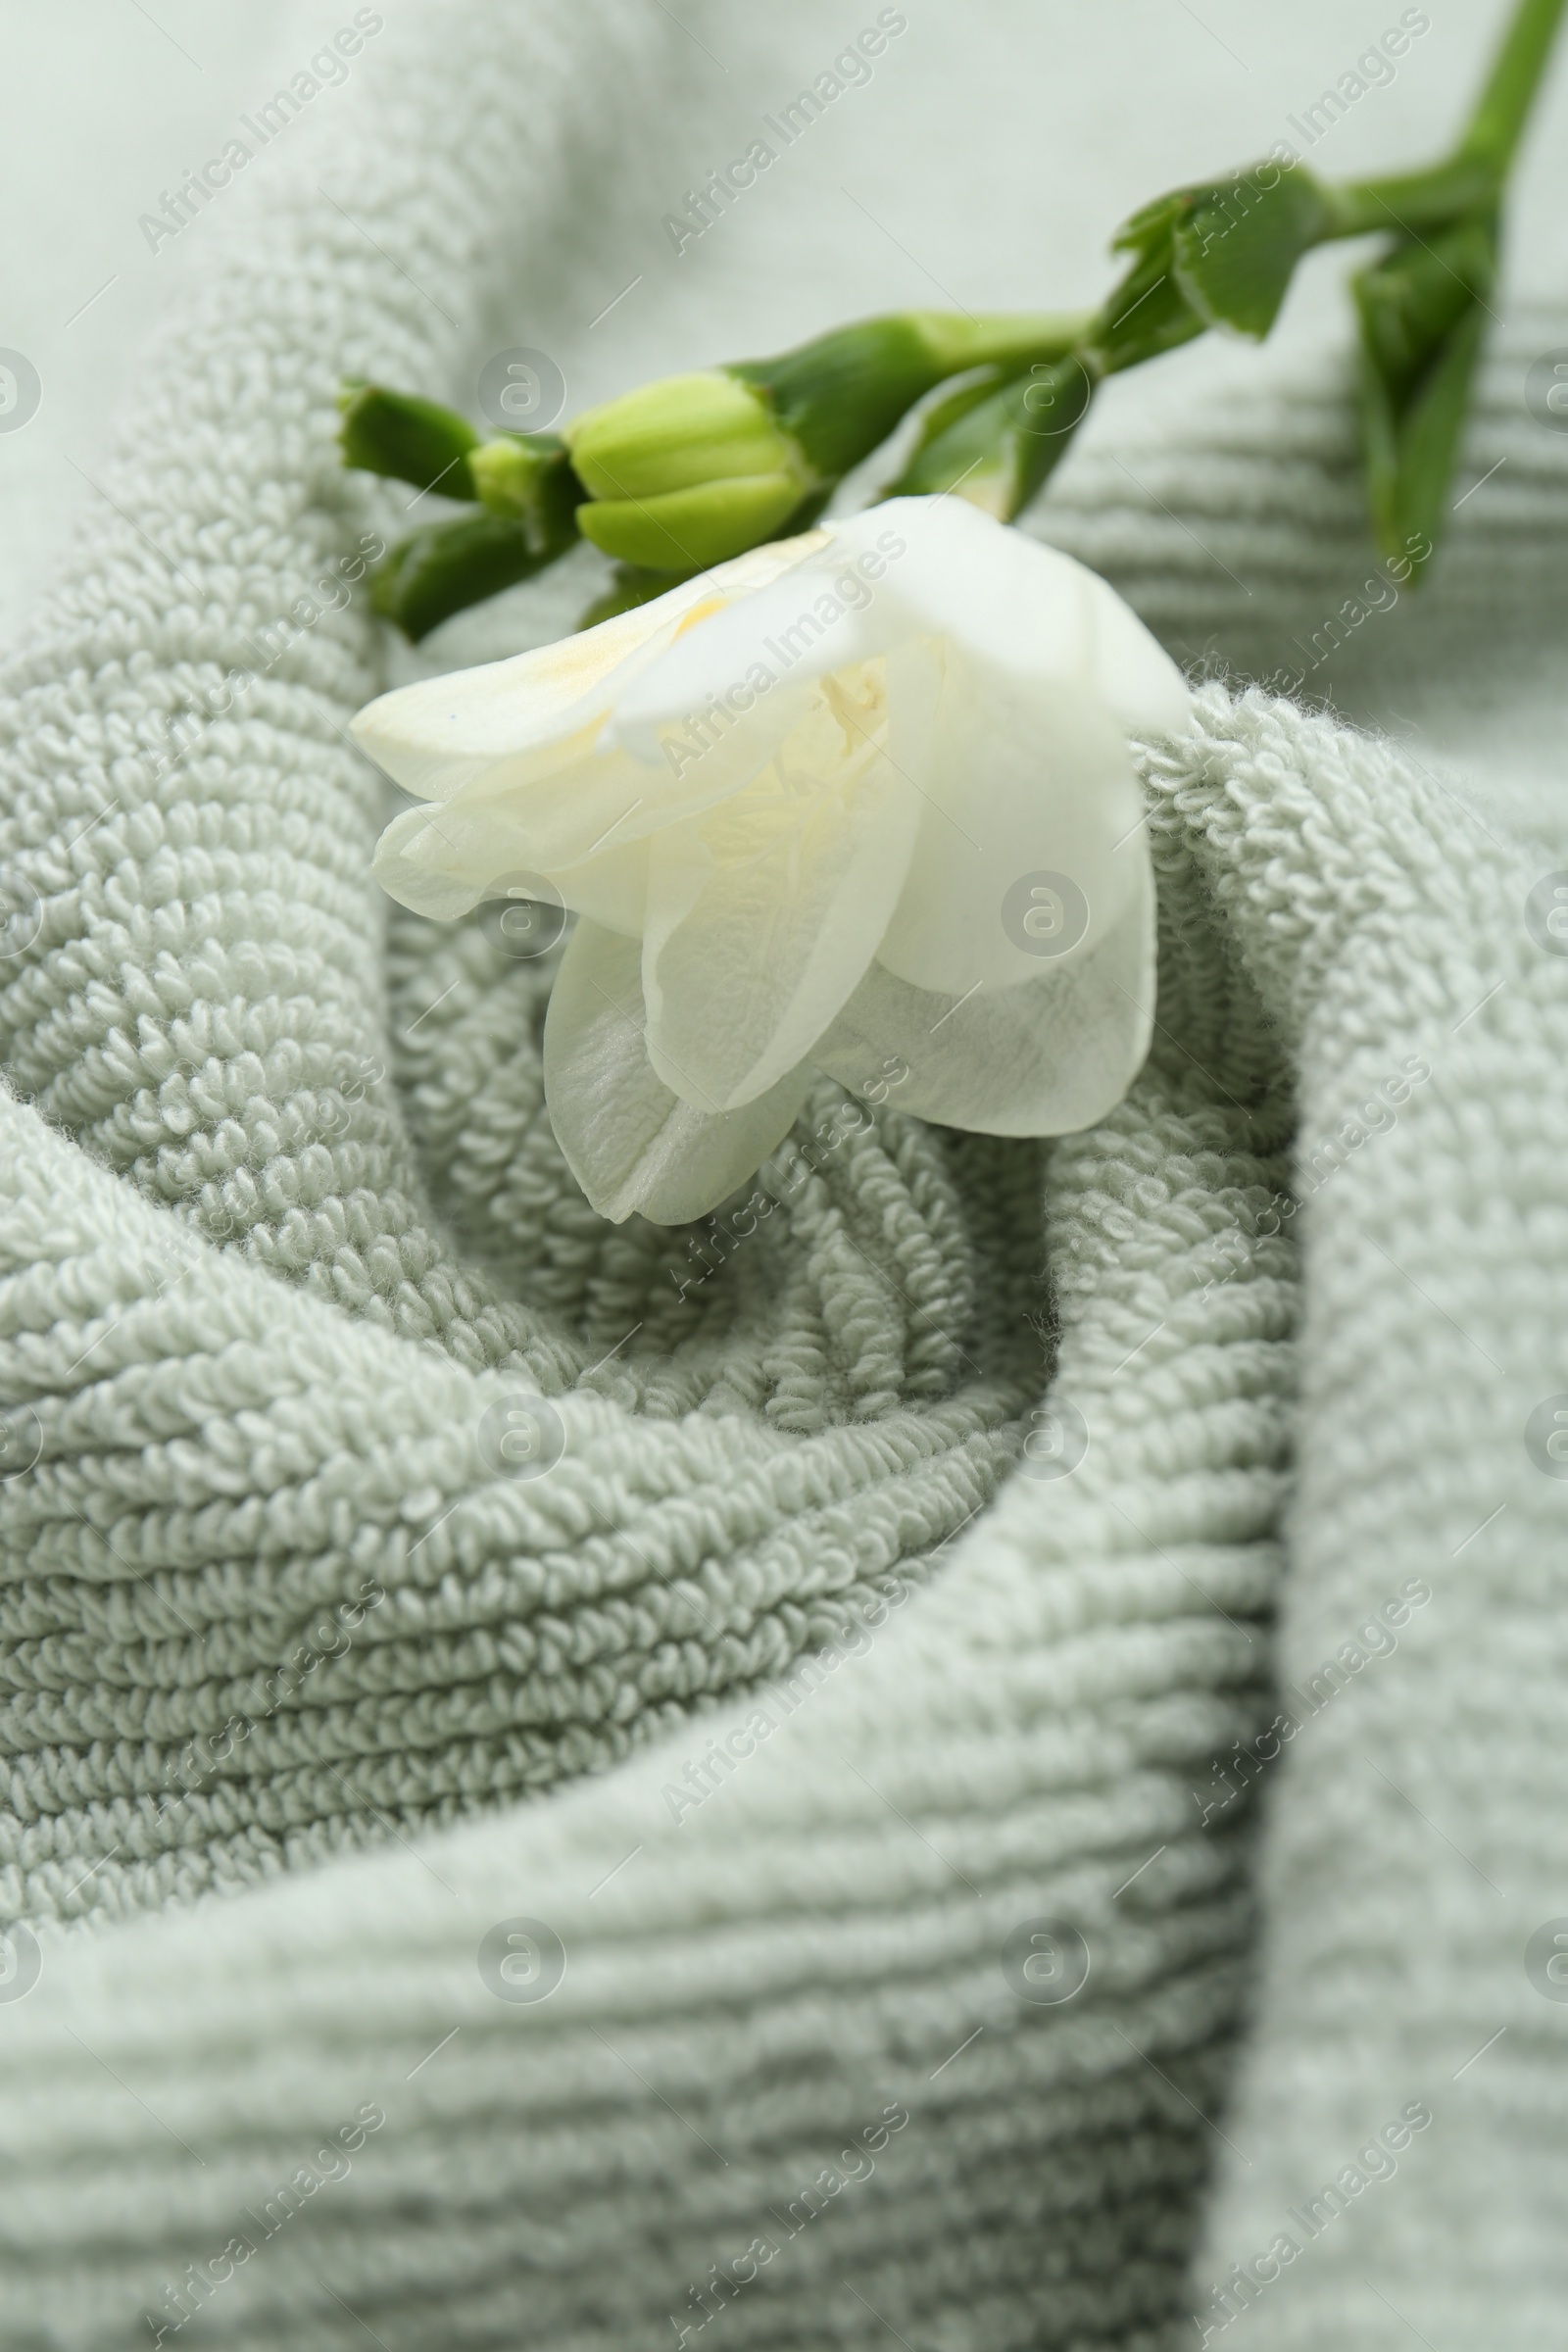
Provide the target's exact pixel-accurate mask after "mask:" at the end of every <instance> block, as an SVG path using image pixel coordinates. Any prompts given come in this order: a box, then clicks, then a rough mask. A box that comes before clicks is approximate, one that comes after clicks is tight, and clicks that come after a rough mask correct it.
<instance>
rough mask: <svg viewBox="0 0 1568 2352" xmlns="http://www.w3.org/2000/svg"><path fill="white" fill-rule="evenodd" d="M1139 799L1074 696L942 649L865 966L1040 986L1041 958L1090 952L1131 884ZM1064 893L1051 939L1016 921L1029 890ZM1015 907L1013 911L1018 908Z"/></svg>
mask: <svg viewBox="0 0 1568 2352" xmlns="http://www.w3.org/2000/svg"><path fill="white" fill-rule="evenodd" d="M1143 806H1144V802H1143V793H1142V790H1141V787H1140V785H1139V782H1138V778H1137V775H1136V774H1135V772H1134V768H1133V762H1132V757H1131V754H1130V753H1129V751H1128V748H1127V738H1126V736H1125V735H1124V734H1123V733H1122V730H1121V728H1120V726H1119V725H1118V724H1117V722H1116V720H1115V719H1113V718H1112V717H1111V716H1110V715H1109V713H1108V712H1107V711H1105V710H1104V708H1103V705H1102V704H1101V703H1100V702H1099V701H1097V700H1096V698H1095V697H1094V696H1093V695H1092V694H1091V693H1090V692H1089V691H1088V690H1087V689H1085V688H1084V687H1081V686H1062V685H1057V684H1054V683H1053V682H1051V681H1048V680H1041V679H1038V678H1018V677H1015V676H1013V675H1011V674H1009V673H1008V672H1006V671H999V670H996V669H994V668H992V667H991V665H990V664H989V663H985V664H982V663H980V662H974V661H971V660H967V659H966V658H965V657H964V656H963V655H962V654H961V653H959V652H958V651H957V650H956V649H954V651H953V653H952V655H951V657H950V660H949V662H948V665H947V672H946V675H945V677H944V680H943V686H942V694H941V699H940V701H939V703H938V706H937V728H936V745H935V754H934V757H933V759H932V761H931V770H930V783H929V787H928V791H927V796H926V800H925V803H924V806H923V809H922V812H921V819H920V831H919V835H918V837H917V839H916V842H915V846H914V856H913V858H911V860H910V863H909V871H908V875H907V879H906V881H905V885H904V892H903V895H902V897H901V898H900V900H899V904H898V906H897V907H896V908H895V910H894V914H893V919H892V921H891V923H890V924H889V925H888V929H887V933H886V935H885V937H884V938H883V941H882V944H881V946H880V947H879V948H878V949H877V959H878V961H879V962H881V963H884V964H885V965H886V966H887V968H888V970H889V971H891V972H893V973H894V974H895V975H896V976H897V977H898V978H899V979H901V980H907V981H908V982H909V983H910V984H911V986H913V987H915V988H922V989H929V990H932V991H933V992H935V993H936V994H938V995H946V996H952V997H961V996H963V995H965V994H966V993H967V991H968V990H970V989H971V988H973V987H975V986H976V985H977V984H979V983H981V982H983V983H984V984H985V986H986V987H987V988H992V989H996V988H1011V987H1015V986H1017V985H1019V984H1020V983H1021V982H1024V981H1028V980H1037V979H1038V978H1039V977H1040V965H1041V961H1042V958H1043V956H1051V957H1054V959H1056V960H1057V961H1062V962H1064V961H1065V960H1066V959H1067V958H1068V957H1069V956H1070V957H1071V958H1073V959H1074V960H1078V959H1081V958H1082V957H1084V956H1088V955H1091V954H1092V953H1093V951H1094V949H1095V948H1096V946H1097V945H1098V944H1099V942H1100V941H1101V940H1102V939H1103V938H1105V937H1106V935H1107V933H1108V932H1110V931H1111V930H1112V929H1113V928H1114V927H1115V925H1116V923H1117V921H1118V920H1119V918H1120V916H1121V914H1122V912H1123V910H1124V908H1125V907H1126V906H1127V904H1128V902H1129V900H1130V899H1131V897H1132V895H1133V893H1134V891H1135V890H1136V889H1137V887H1138V874H1139V861H1140V858H1143V859H1144V860H1145V861H1146V862H1147V849H1146V847H1145V843H1144V839H1143V835H1142V833H1141V831H1140V829H1139V819H1140V817H1141V816H1142V814H1143ZM1047 875H1049V876H1052V877H1053V880H1052V881H1050V882H1048V883H1046V885H1045V887H1046V889H1047V890H1048V891H1056V892H1062V891H1063V880H1062V878H1063V877H1065V881H1066V884H1068V885H1070V889H1069V890H1067V891H1066V892H1065V894H1064V895H1065V897H1066V899H1067V900H1069V901H1070V903H1071V906H1072V908H1073V919H1072V921H1071V923H1070V927H1069V931H1068V933H1066V934H1059V935H1058V937H1057V938H1056V940H1055V941H1054V943H1048V942H1046V941H1043V940H1041V939H1039V938H1037V937H1036V936H1035V935H1034V928H1033V927H1031V928H1025V927H1023V926H1022V924H1021V923H1020V913H1021V912H1023V911H1025V910H1027V911H1029V912H1030V913H1031V914H1032V912H1033V909H1032V908H1031V907H1030V903H1029V889H1028V887H1027V885H1028V883H1029V882H1030V881H1034V880H1043V879H1044V877H1045V876H1047ZM1020 900H1021V902H1022V906H1021V907H1020V905H1019V902H1020Z"/></svg>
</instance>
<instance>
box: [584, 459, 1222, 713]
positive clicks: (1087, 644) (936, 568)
mask: <svg viewBox="0 0 1568 2352" xmlns="http://www.w3.org/2000/svg"><path fill="white" fill-rule="evenodd" d="M825 527H826V537H825V539H824V540H823V541H822V542H821V543H820V544H819V545H818V546H817V547H816V548H815V549H813V550H810V551H809V552H808V553H807V554H806V555H805V557H804V560H802V561H801V562H799V563H797V564H795V565H794V566H793V567H792V569H791V570H790V572H789V574H788V575H787V576H783V577H780V578H777V579H775V580H773V581H772V582H771V583H770V584H768V585H765V586H760V587H758V588H757V589H756V590H755V592H754V593H753V594H751V595H749V596H747V597H745V598H743V599H738V600H736V601H735V602H733V603H731V604H729V605H727V606H726V607H725V608H724V609H723V610H722V611H720V612H717V613H712V614H711V616H709V617H707V618H705V620H704V622H703V624H702V626H701V628H697V629H693V630H691V631H689V632H688V633H686V634H685V635H683V636H681V637H680V638H678V639H675V638H672V639H671V640H670V641H669V642H668V643H667V644H666V645H662V647H661V648H660V649H659V652H658V653H657V655H656V656H655V657H654V659H653V660H651V661H650V662H647V663H646V664H644V665H642V666H641V667H640V668H639V671H638V673H637V676H636V678H635V680H634V681H630V682H628V683H627V685H626V686H625V687H624V689H623V691H622V692H621V693H620V695H619V696H618V698H617V712H616V719H615V727H616V740H618V741H621V742H625V743H628V744H629V743H632V742H633V741H635V740H636V738H637V735H638V732H639V730H642V731H644V732H646V731H648V730H657V729H658V728H659V727H660V726H662V725H665V724H667V723H669V721H671V720H672V719H674V718H675V717H677V716H678V715H679V714H680V713H681V712H684V711H697V710H703V709H707V708H709V707H710V706H711V705H712V704H714V703H720V704H722V703H723V701H724V699H725V697H726V696H729V695H732V694H734V693H735V692H736V691H737V689H738V688H740V687H741V686H742V685H743V684H744V682H745V681H746V680H747V679H748V678H750V677H751V676H752V674H753V672H754V671H756V670H757V669H759V668H760V669H762V670H764V671H766V672H767V673H768V674H769V675H770V676H771V677H773V678H774V679H775V680H776V681H779V682H782V681H783V680H784V679H785V678H786V677H787V678H788V679H789V680H790V681H791V682H792V683H798V682H799V681H801V680H802V679H806V678H814V677H821V676H824V675H825V674H826V673H827V672H829V671H831V670H834V669H838V668H840V667H842V666H843V665H844V664H845V663H847V662H860V661H865V660H867V659H869V658H870V657H871V656H872V655H874V654H879V653H886V652H888V651H889V650H890V648H892V647H893V646H895V645H898V644H900V643H902V642H903V641H905V640H906V639H907V638H909V637H910V636H924V637H944V638H946V639H948V640H949V642H950V643H951V644H953V645H955V646H958V647H961V648H962V649H963V650H964V651H965V652H966V653H967V654H970V655H972V656H973V657H975V658H976V659H978V660H982V661H984V662H989V663H990V664H991V666H992V667H993V668H995V669H998V670H1005V671H1011V672H1013V673H1014V674H1016V675H1017V676H1019V677H1033V678H1041V679H1054V680H1056V681H1058V682H1060V683H1063V684H1075V685H1082V686H1087V687H1089V688H1090V689H1091V691H1093V692H1094V693H1095V694H1096V695H1098V696H1099V698H1100V699H1101V700H1102V701H1103V703H1104V704H1105V705H1106V707H1107V708H1108V709H1109V710H1110V711H1111V712H1112V713H1113V714H1114V715H1115V717H1116V718H1117V719H1119V720H1120V722H1121V724H1122V725H1123V727H1125V728H1126V729H1127V730H1128V731H1129V732H1131V733H1134V734H1165V733H1168V732H1170V731H1172V730H1174V729H1177V728H1179V727H1181V726H1183V725H1184V724H1185V723H1186V720H1187V718H1188V715H1189V712H1190V708H1191V703H1190V697H1189V695H1188V690H1187V687H1186V684H1185V682H1184V680H1183V678H1182V674H1181V672H1180V670H1179V669H1178V668H1177V667H1176V664H1175V663H1174V662H1172V661H1171V659H1170V657H1169V655H1168V654H1166V653H1164V652H1163V651H1162V650H1161V648H1160V647H1159V646H1158V645H1157V644H1156V643H1155V641H1154V639H1153V638H1152V636H1151V635H1150V633H1149V631H1148V630H1147V629H1146V628H1145V627H1144V624H1143V622H1142V621H1141V620H1139V619H1138V617H1137V615H1136V614H1135V613H1132V612H1131V611H1130V610H1129V608H1128V607H1127V606H1126V605H1124V604H1123V603H1122V601H1121V599H1120V598H1119V597H1118V596H1117V594H1116V592H1115V590H1114V589H1113V588H1111V587H1110V586H1109V585H1108V584H1107V582H1105V581H1104V580H1103V579H1101V577H1100V576H1099V574H1098V573H1097V572H1093V571H1090V570H1089V569H1088V568H1087V567H1086V566H1085V565H1084V564H1078V563H1076V562H1074V560H1073V558H1072V557H1071V556H1065V555H1063V554H1062V553H1061V552H1060V550H1059V549H1057V548H1054V547H1047V546H1046V545H1045V544H1044V543H1043V542H1042V541H1040V540H1038V539H1033V538H1030V537H1029V536H1028V534H1027V533H1025V532H1023V531H1020V530H1017V529H1015V528H1014V527H1013V526H1012V525H1011V524H1008V523H1001V522H998V521H996V520H995V518H994V517H993V516H991V515H985V514H982V513H981V511H980V509H979V508H978V507H973V506H970V505H969V504H968V502H967V501H966V500H964V499H961V498H953V497H945V498H898V499H890V500H889V501H888V503H887V504H886V505H885V506H880V507H872V508H870V509H868V510H867V511H866V512H865V513H864V514H860V515H851V516H849V517H848V518H847V519H845V520H843V521H839V522H832V523H829V524H828V525H826V526H825Z"/></svg>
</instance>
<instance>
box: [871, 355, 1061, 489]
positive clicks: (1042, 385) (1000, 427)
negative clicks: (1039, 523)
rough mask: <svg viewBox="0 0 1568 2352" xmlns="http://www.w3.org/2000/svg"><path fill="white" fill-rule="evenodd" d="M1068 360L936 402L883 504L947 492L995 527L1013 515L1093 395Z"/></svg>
mask: <svg viewBox="0 0 1568 2352" xmlns="http://www.w3.org/2000/svg"><path fill="white" fill-rule="evenodd" d="M1094 388H1095V378H1094V375H1093V374H1092V373H1091V371H1090V368H1089V367H1088V366H1087V365H1086V364H1085V362H1084V361H1083V360H1082V359H1080V358H1079V357H1078V356H1077V354H1076V353H1070V354H1069V355H1068V356H1067V357H1066V358H1065V359H1061V360H1057V361H1055V362H1054V363H1047V362H1045V361H1037V362H1036V363H1035V365H1034V366H1033V367H1032V368H1030V369H1029V372H1028V373H1027V374H1026V375H1012V376H1009V377H1007V378H1006V379H1005V381H1004V382H1002V383H1001V384H998V385H995V386H993V385H991V384H989V383H984V382H982V383H978V384H972V385H965V386H962V387H960V388H959V389H958V390H957V391H956V392H954V393H951V394H950V395H949V396H948V398H947V399H945V400H943V401H940V402H939V403H938V404H937V406H936V408H934V409H933V410H932V412H931V415H930V416H929V417H927V419H926V427H927V429H926V432H925V433H924V434H923V435H922V437H921V440H920V443H919V445H918V447H917V448H916V449H915V451H914V454H913V456H912V457H911V458H910V460H909V463H908V465H907V466H906V467H905V469H904V472H903V473H902V474H901V475H900V477H899V479H898V480H897V481H896V482H893V483H891V484H890V485H889V487H888V488H887V489H886V490H884V491H883V493H882V496H883V497H884V498H910V497H922V496H940V495H941V494H942V493H943V492H945V491H953V492H954V493H955V494H956V496H957V497H959V498H963V499H967V500H968V501H969V503H970V505H971V506H977V507H981V508H983V509H984V510H985V512H986V513H987V514H988V515H996V516H997V518H998V520H999V521H1002V522H1010V521H1011V519H1012V517H1013V516H1014V515H1018V514H1021V513H1022V511H1023V509H1024V508H1025V507H1026V506H1027V505H1028V504H1029V501H1030V500H1031V499H1032V498H1033V497H1034V496H1035V494H1036V492H1037V491H1038V490H1039V489H1040V488H1041V487H1042V485H1043V484H1044V482H1045V480H1046V477H1047V475H1048V474H1049V473H1050V472H1051V471H1052V469H1053V467H1054V466H1055V465H1056V464H1057V462H1058V461H1059V460H1060V459H1061V458H1062V457H1064V456H1065V455H1066V452H1067V448H1068V445H1069V443H1070V441H1071V439H1072V435H1073V433H1074V432H1075V431H1076V429H1077V427H1078V425H1079V424H1080V423H1081V422H1082V420H1083V417H1084V416H1085V414H1086V413H1087V411H1088V408H1089V403H1090V401H1091V399H1092V398H1093V396H1094Z"/></svg>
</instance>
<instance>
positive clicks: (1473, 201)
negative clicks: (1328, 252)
mask: <svg viewBox="0 0 1568 2352" xmlns="http://www.w3.org/2000/svg"><path fill="white" fill-rule="evenodd" d="M1556 4H1557V5H1561V0H1556ZM1496 192H1497V174H1496V172H1494V171H1493V169H1492V167H1491V166H1490V165H1488V164H1484V163H1480V162H1478V161H1475V160H1474V159H1472V158H1469V157H1465V156H1454V157H1452V158H1450V160H1449V161H1448V162H1447V163H1443V164H1434V165H1433V167H1432V169H1431V170H1430V171H1428V172H1395V173H1392V174H1390V175H1389V176H1388V177H1387V178H1382V179H1356V180H1347V181H1343V182H1342V183H1341V184H1340V185H1339V186H1338V187H1327V188H1325V189H1324V191H1323V193H1324V195H1325V196H1326V197H1327V198H1328V201H1329V207H1330V215H1331V219H1330V224H1329V227H1328V229H1327V231H1326V235H1327V236H1328V237H1331V238H1332V237H1364V236H1366V235H1367V234H1369V232H1371V231H1372V230H1374V229H1395V228H1405V229H1411V230H1415V231H1420V230H1422V229H1429V228H1446V227H1447V226H1448V224H1449V222H1450V221H1453V220H1454V219H1455V218H1456V217H1457V216H1458V215H1459V214H1461V213H1467V212H1473V211H1476V210H1478V209H1479V208H1481V207H1482V206H1485V205H1489V204H1491V203H1492V202H1493V200H1494V199H1495V196H1496Z"/></svg>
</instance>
